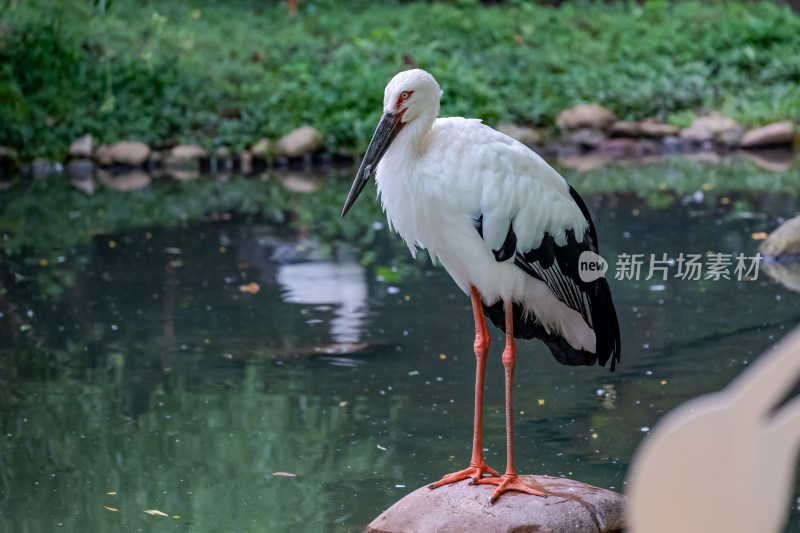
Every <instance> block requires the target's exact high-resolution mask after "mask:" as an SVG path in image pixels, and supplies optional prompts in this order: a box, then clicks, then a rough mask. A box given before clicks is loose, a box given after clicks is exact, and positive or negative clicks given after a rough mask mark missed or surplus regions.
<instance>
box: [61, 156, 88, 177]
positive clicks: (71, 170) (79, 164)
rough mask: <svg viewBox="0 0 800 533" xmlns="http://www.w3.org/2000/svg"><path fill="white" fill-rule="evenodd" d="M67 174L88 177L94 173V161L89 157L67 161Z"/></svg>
mask: <svg viewBox="0 0 800 533" xmlns="http://www.w3.org/2000/svg"><path fill="white" fill-rule="evenodd" d="M67 174H69V175H70V177H72V178H87V177H90V176H92V175H94V162H92V161H91V160H89V159H73V160H72V161H70V162H69V163H67Z"/></svg>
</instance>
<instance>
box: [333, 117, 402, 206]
mask: <svg viewBox="0 0 800 533" xmlns="http://www.w3.org/2000/svg"><path fill="white" fill-rule="evenodd" d="M402 116H403V114H402V113H396V112H386V113H384V114H383V116H382V117H381V121H380V122H379V123H378V127H377V128H375V133H374V134H373V135H372V140H371V141H370V142H369V146H368V147H367V153H366V154H365V155H364V159H363V160H362V161H361V166H360V167H358V172H357V173H356V179H355V180H353V186H352V187H350V194H348V195H347V200H345V201H344V208H343V209H342V217H344V216H345V215H346V214H347V212H348V211H349V210H350V208H351V207H352V206H353V203H354V202H355V201H356V198H358V195H359V194H361V191H363V190H364V186H365V185H366V184H367V182H368V181H369V178H370V176H372V175H373V174H374V173H375V169H376V168H377V167H378V163H379V162H380V160H381V158H382V157H383V154H385V153H386V150H387V149H388V148H389V145H390V144H392V141H393V140H394V138H395V137H396V136H397V133H398V132H399V131H400V130H401V129H403V126H404V124H403V122H402V121H401V120H400V119H401V117H402Z"/></svg>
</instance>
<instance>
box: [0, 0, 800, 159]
mask: <svg viewBox="0 0 800 533" xmlns="http://www.w3.org/2000/svg"><path fill="white" fill-rule="evenodd" d="M5 1H6V3H5V4H0V124H3V127H2V128H0V145H6V146H11V147H14V148H17V149H18V150H19V151H20V152H21V154H22V155H23V157H24V158H32V157H35V156H40V155H42V156H49V157H61V156H63V155H64V152H65V151H66V149H67V146H68V145H69V142H70V141H71V140H72V139H74V138H75V137H77V136H79V135H81V134H83V133H86V132H89V133H92V134H94V135H95V136H96V138H97V139H98V140H100V141H102V142H114V141H116V140H119V139H123V138H131V139H140V140H142V141H145V142H147V143H150V144H153V145H156V144H158V143H159V142H161V141H163V140H174V141H180V142H196V143H200V144H203V145H204V146H206V147H209V148H210V147H213V146H216V145H223V144H224V145H227V146H230V147H232V148H233V149H241V148H243V147H245V146H246V145H247V144H250V143H253V142H255V141H256V140H258V139H259V138H260V137H263V136H267V137H273V138H274V137H278V136H280V135H282V134H285V133H286V132H288V131H289V130H291V129H292V128H295V127H298V126H300V125H303V124H309V125H313V126H315V127H317V128H318V129H319V130H321V131H322V132H323V134H324V135H325V141H324V142H325V144H326V146H327V148H329V149H331V150H337V149H340V148H341V149H347V150H352V151H359V150H363V149H364V148H365V146H366V143H367V141H368V139H369V137H370V135H371V133H372V131H373V129H374V126H375V123H376V121H377V118H378V116H379V114H380V106H381V103H382V94H383V87H384V85H385V84H386V82H387V81H388V79H389V78H390V77H391V76H392V75H393V74H394V73H396V72H398V71H400V70H403V69H405V68H408V67H407V66H405V65H404V59H406V60H408V59H410V60H412V61H413V62H414V64H415V65H417V66H419V67H422V68H425V69H427V70H429V71H430V72H432V73H433V74H434V75H435V76H436V78H437V80H438V81H439V83H440V84H441V85H442V88H443V89H444V91H445V94H444V98H443V102H442V114H443V115H465V116H473V117H479V118H482V119H484V120H485V121H487V122H489V123H496V122H498V121H513V122H516V123H520V124H538V125H544V126H551V125H552V124H553V123H554V120H555V117H556V115H557V114H558V112H559V111H561V110H562V109H564V108H566V107H569V106H572V105H575V104H577V103H581V102H596V103H599V104H602V105H604V106H606V107H608V108H610V109H612V110H613V111H615V112H616V113H617V114H618V115H619V116H620V118H624V119H630V120H636V119H642V118H645V117H649V116H656V117H660V118H662V119H667V120H669V119H670V117H671V116H673V115H674V116H675V117H676V118H674V119H671V120H673V122H676V123H679V124H683V123H685V122H687V121H688V120H689V118H690V114H689V112H690V111H691V110H692V109H695V108H698V107H707V108H715V109H718V110H720V111H721V112H723V113H725V114H727V115H729V116H732V117H733V118H735V119H737V120H739V121H741V122H743V123H745V124H748V125H751V126H756V125H761V124H764V123H767V122H770V121H774V120H784V119H787V118H791V119H798V118H800V54H798V53H797V51H798V50H800V17H798V16H797V15H795V14H793V13H792V12H791V11H790V10H789V9H788V8H786V7H781V6H776V5H774V4H771V3H767V2H763V3H747V4H745V3H738V2H702V3H701V2H677V3H669V2H657V1H650V2H645V3H644V4H643V5H635V4H629V3H626V2H619V3H614V4H611V5H606V4H602V3H592V2H586V1H583V2H574V3H568V4H565V5H563V6H561V7H560V8H554V7H547V6H540V5H536V4H535V3H524V2H512V1H509V2H506V3H505V4H502V5H500V6H483V5H481V4H478V3H473V2H456V3H427V2H410V3H403V4H398V3H394V2H392V3H377V2H363V1H361V2H356V3H351V4H345V3H342V2H334V1H332V0H320V1H316V2H315V1H311V0H304V1H302V2H300V5H301V10H300V13H299V14H298V15H297V16H296V17H294V18H290V17H288V15H287V10H286V6H285V4H284V3H283V2H270V3H269V4H270V5H267V6H263V5H262V4H261V3H259V2H254V1H250V2H248V1H245V0H241V1H238V2H237V1H231V2H225V3H210V2H209V3H204V2H199V1H192V0H187V1H184V2H166V3H161V2H134V1H133V0H116V1H114V2H113V3H110V7H109V8H108V9H107V10H106V11H105V12H103V11H102V10H101V5H100V3H98V2H97V1H94V2H93V1H91V0H61V1H57V0H49V1H43V0H39V1H29V2H19V1H11V0H5Z"/></svg>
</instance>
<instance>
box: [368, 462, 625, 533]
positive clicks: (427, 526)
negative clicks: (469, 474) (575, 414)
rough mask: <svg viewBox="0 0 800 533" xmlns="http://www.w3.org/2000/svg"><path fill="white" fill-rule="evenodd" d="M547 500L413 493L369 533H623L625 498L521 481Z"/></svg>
mask: <svg viewBox="0 0 800 533" xmlns="http://www.w3.org/2000/svg"><path fill="white" fill-rule="evenodd" d="M520 479H521V480H523V481H524V482H525V484H526V485H529V486H530V487H532V488H534V489H537V490H541V491H543V492H546V493H547V494H548V497H547V498H542V497H539V496H530V495H527V494H521V493H515V492H506V493H505V494H503V495H501V496H500V498H499V499H498V500H497V501H496V502H495V503H493V504H490V503H489V497H490V496H491V494H492V491H493V490H494V486H492V485H470V484H469V483H468V482H467V481H461V482H459V483H454V484H452V485H445V486H443V487H439V488H437V489H434V490H431V489H428V488H427V487H422V488H420V489H417V490H416V491H414V492H412V493H411V494H409V495H408V496H406V497H405V498H403V499H402V500H400V501H399V502H397V503H395V504H394V505H393V506H392V507H390V508H389V509H388V510H386V511H384V512H383V513H382V514H381V515H380V516H379V517H378V518H376V519H375V520H373V521H372V523H371V524H369V525H368V526H367V528H366V530H365V532H366V533H400V532H403V533H411V532H414V533H428V532H430V533H434V532H436V533H449V532H472V531H475V532H481V533H484V532H496V533H500V532H509V533H510V532H515V533H521V532H536V533H567V532H569V533H575V532H582V531H586V532H589V531H591V532H600V533H611V532H621V531H622V529H623V528H624V527H625V520H624V508H625V503H626V500H627V499H626V498H625V496H623V495H621V494H617V493H616V492H612V491H610V490H606V489H601V488H598V487H593V486H591V485H587V484H585V483H580V482H578V481H573V480H571V479H564V478H556V477H550V476H520Z"/></svg>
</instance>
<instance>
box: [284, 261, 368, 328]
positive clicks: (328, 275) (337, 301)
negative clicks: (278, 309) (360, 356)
mask: <svg viewBox="0 0 800 533" xmlns="http://www.w3.org/2000/svg"><path fill="white" fill-rule="evenodd" d="M278 283H279V284H280V285H281V287H282V288H283V291H284V292H283V296H282V298H283V301H285V302H288V303H295V304H310V305H315V306H317V307H315V310H317V311H328V310H329V309H330V308H329V307H328V306H329V305H333V306H334V315H335V316H334V317H333V318H332V319H331V320H330V324H329V325H330V331H331V337H332V338H333V340H334V341H336V342H337V343H342V344H346V343H357V342H358V341H359V340H360V338H361V329H362V327H363V324H364V318H365V317H366V312H367V281H366V273H365V271H364V267H362V266H361V265H358V264H356V263H354V262H350V263H343V264H337V263H329V262H325V261H321V262H314V263H299V264H286V265H281V266H280V268H279V269H278ZM315 320H319V319H315ZM309 323H311V322H310V321H309Z"/></svg>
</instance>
